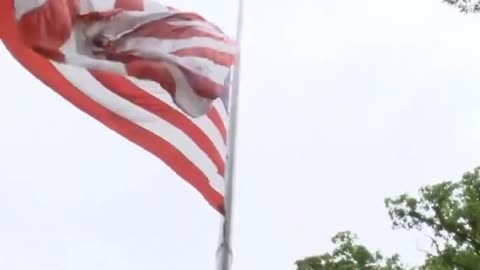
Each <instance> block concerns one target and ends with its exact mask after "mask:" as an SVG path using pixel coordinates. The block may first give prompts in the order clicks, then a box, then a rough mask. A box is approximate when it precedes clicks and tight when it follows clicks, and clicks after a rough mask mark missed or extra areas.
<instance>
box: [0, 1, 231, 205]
mask: <svg viewBox="0 0 480 270" xmlns="http://www.w3.org/2000/svg"><path fill="white" fill-rule="evenodd" d="M0 38H1V39H2V41H3V43H4V44H5V46H6V48H7V49H8V50H9V51H10V53H11V54H12V56H13V57H15V58H16V59H17V60H18V61H19V62H20V63H21V64H22V65H23V66H24V67H25V68H26V69H27V70H28V71H30V72H31V73H32V74H33V75H34V76H36V77H37V78H38V79H39V80H41V81H42V82H43V83H45V84H46V85H47V86H49V87H50V88H51V89H53V90H54V91H56V92H57V93H58V94H60V95H61V96H63V97H64V98H65V99H66V100H68V101H69V102H70V103H72V104H73V105H75V106H76V107H77V108H79V109H80V110H82V111H84V112H85V113H87V114H89V115H90V116H92V117H93V118H95V119H97V120H98V121H100V122H101V123H103V124H104V125H106V126H107V127H109V128H110V129H112V130H114V131H116V132H117V133H119V134H120V135H122V136H124V137H125V138H127V139H128V140H130V141H132V142H133V143H135V144H137V145H139V146H141V147H142V148H144V149H145V150H147V151H149V152H150V153H152V154H154V155H155V156H157V157H158V158H160V159H161V160H162V161H163V162H165V163H166V164H167V165H168V166H169V167H170V168H171V169H173V170H174V171H175V172H176V173H177V174H178V175H179V176H180V177H182V178H183V179H184V180H186V181H187V182H188V183H190V184H191V185H193V187H194V188H196V189H197V190H198V191H199V192H200V193H201V194H202V195H203V196H204V197H205V199H206V200H207V201H208V202H209V203H210V204H211V205H212V206H213V207H214V208H215V209H216V210H218V211H219V212H220V213H222V214H223V212H224V209H223V194H224V176H223V175H224V168H225V160H226V133H227V127H228V118H229V117H228V109H227V105H226V104H225V100H226V99H225V98H224V97H225V96H228V89H229V75H230V69H231V67H232V65H233V64H234V60H235V50H236V47H235V45H234V42H232V41H231V40H230V39H229V38H228V37H226V36H225V35H224V34H223V33H222V32H221V30H220V29H219V28H218V27H217V26H215V25H214V24H212V23H210V22H208V21H207V20H205V19H204V18H202V17H201V16H200V15H198V14H195V13H188V12H181V11H178V10H175V9H173V8H170V7H166V6H164V5H161V4H159V3H157V2H154V1H148V0H1V1H0Z"/></svg>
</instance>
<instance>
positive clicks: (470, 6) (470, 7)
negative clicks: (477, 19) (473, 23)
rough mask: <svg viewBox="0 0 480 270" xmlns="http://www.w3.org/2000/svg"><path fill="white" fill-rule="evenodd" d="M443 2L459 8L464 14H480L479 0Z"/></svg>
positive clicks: (447, 0)
mask: <svg viewBox="0 0 480 270" xmlns="http://www.w3.org/2000/svg"><path fill="white" fill-rule="evenodd" d="M443 2H444V3H447V4H449V5H452V6H454V7H457V8H458V9H460V11H461V12H463V13H476V12H480V1H479V0H443Z"/></svg>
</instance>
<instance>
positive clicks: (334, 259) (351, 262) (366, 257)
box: [296, 232, 407, 270]
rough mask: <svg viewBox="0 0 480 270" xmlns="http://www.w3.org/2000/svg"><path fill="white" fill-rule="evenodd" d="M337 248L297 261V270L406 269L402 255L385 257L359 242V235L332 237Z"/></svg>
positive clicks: (345, 233) (342, 234)
mask: <svg viewBox="0 0 480 270" xmlns="http://www.w3.org/2000/svg"><path fill="white" fill-rule="evenodd" d="M332 242H333V243H334V244H335V246H336V247H335V249H334V250H333V251H332V252H330V253H325V254H322V255H319V256H312V257H307V258H305V259H303V260H299V261H297V262H296V265H297V270H359V269H361V270H406V269H407V268H406V267H405V266H403V265H402V264H401V263H400V257H399V256H398V255H394V256H392V257H388V258H385V257H384V256H383V255H382V254H381V253H380V252H379V251H375V252H373V251H370V250H369V249H368V248H366V247H365V246H363V245H359V244H357V236H356V235H354V234H352V233H351V232H340V233H338V234H337V235H335V236H334V237H333V238H332Z"/></svg>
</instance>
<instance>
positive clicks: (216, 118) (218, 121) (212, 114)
mask: <svg viewBox="0 0 480 270" xmlns="http://www.w3.org/2000/svg"><path fill="white" fill-rule="evenodd" d="M207 115H208V118H209V119H210V121H212V123H213V124H214V125H215V127H217V129H218V131H219V132H220V134H221V135H222V139H223V142H224V143H227V128H226V127H225V123H224V122H223V120H222V117H221V116H220V114H219V113H218V111H217V109H216V108H215V107H212V108H211V109H210V111H208V114H207Z"/></svg>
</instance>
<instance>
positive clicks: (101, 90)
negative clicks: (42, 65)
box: [52, 61, 225, 194]
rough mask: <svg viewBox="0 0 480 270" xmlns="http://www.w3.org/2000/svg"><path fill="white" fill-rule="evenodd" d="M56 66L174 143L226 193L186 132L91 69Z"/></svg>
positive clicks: (98, 99) (132, 119) (78, 84)
mask: <svg viewBox="0 0 480 270" xmlns="http://www.w3.org/2000/svg"><path fill="white" fill-rule="evenodd" d="M52 64H53V65H54V66H55V67H56V68H57V70H58V71H59V72H60V73H61V74H62V75H63V76H64V77H65V78H66V79H67V80H69V81H70V82H71V83H72V84H73V85H75V86H76V87H77V88H78V89H79V90H81V91H82V92H83V93H84V94H86V95H87V96H89V97H90V98H91V99H93V100H94V101H95V102H97V103H98V104H100V105H102V106H103V107H105V108H106V109H108V110H110V111H112V112H114V113H116V114H117V115H119V116H121V117H123V118H125V119H127V120H128V121H130V122H132V123H134V124H136V125H138V126H140V127H142V128H144V129H146V130H148V131H150V132H152V133H153V134H155V135H157V136H159V137H161V138H162V139H164V140H166V141H168V142H169V143H170V144H172V145H173V146H174V147H175V148H176V149H177V150H178V151H180V152H181V153H182V154H183V155H184V156H185V157H186V158H187V159H189V160H190V161H191V162H192V163H193V164H195V166H196V167H198V168H199V169H200V171H202V172H203V173H204V174H205V175H206V176H207V178H208V179H209V181H210V186H211V187H212V188H213V189H214V190H215V191H217V192H218V193H220V194H224V189H225V186H224V181H223V177H221V176H220V175H219V174H218V173H217V169H216V167H215V164H214V163H213V162H212V161H211V160H210V159H209V157H208V156H207V154H206V153H205V152H203V151H202V150H201V149H200V148H199V147H198V145H197V144H195V142H194V141H193V140H192V139H191V138H190V137H188V136H187V135H186V134H185V133H183V132H182V131H181V130H179V129H178V128H177V127H175V126H173V125H171V124H170V123H168V122H167V121H165V120H163V119H162V118H159V117H157V116H156V115H154V114H152V113H150V112H148V111H146V110H144V109H143V108H141V107H139V106H137V105H135V104H133V103H131V102H130V101H128V100H126V99H123V98H122V97H120V96H118V95H116V94H115V93H113V92H111V91H110V90H108V89H107V88H105V87H104V86H103V85H102V84H101V83H100V82H98V81H97V80H96V79H95V78H94V77H93V76H92V75H91V74H90V73H89V72H88V71H87V70H85V69H82V68H77V67H73V66H68V65H63V64H59V63H56V62H53V61H52Z"/></svg>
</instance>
